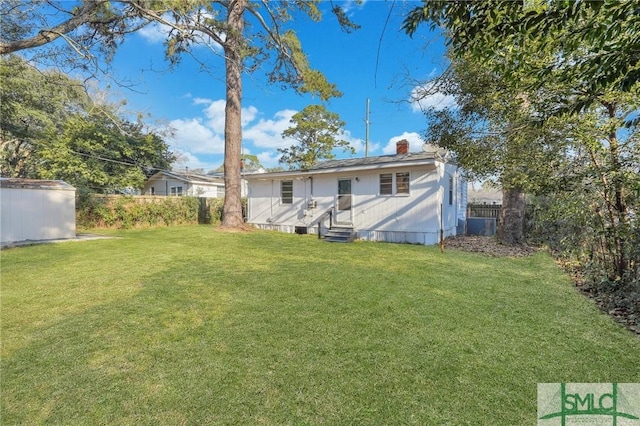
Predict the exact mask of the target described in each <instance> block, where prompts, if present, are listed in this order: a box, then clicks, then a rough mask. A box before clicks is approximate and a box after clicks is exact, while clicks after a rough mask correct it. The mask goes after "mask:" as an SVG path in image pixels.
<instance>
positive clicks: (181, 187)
mask: <svg viewBox="0 0 640 426" xmlns="http://www.w3.org/2000/svg"><path fill="white" fill-rule="evenodd" d="M142 195H163V196H164V195H175V196H181V195H185V196H187V195H188V196H192V197H205V198H224V178H223V177H222V176H208V175H199V174H193V173H178V172H167V171H161V172H158V173H156V174H154V175H153V176H151V177H150V178H149V179H147V181H146V182H145V184H144V187H143V188H142Z"/></svg>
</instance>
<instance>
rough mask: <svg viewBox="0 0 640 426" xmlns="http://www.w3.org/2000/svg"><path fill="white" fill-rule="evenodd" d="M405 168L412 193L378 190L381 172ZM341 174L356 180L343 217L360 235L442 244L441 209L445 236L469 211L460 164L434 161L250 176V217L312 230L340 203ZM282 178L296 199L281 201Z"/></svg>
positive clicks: (265, 224) (283, 228) (286, 228)
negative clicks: (381, 167)
mask: <svg viewBox="0 0 640 426" xmlns="http://www.w3.org/2000/svg"><path fill="white" fill-rule="evenodd" d="M406 171H408V172H409V173H410V192H409V194H407V195H405V194H396V195H380V194H379V192H380V173H393V174H395V173H397V172H406ZM449 176H453V177H454V184H455V188H454V199H453V200H452V204H451V205H449V204H448V188H447V185H448V182H449ZM339 179H351V180H352V197H353V198H352V210H351V212H350V213H351V214H350V217H343V218H342V219H343V220H345V219H351V223H352V225H353V227H354V229H355V230H356V233H357V237H358V238H359V239H363V240H370V241H387V242H397V243H411V244H427V245H429V244H437V243H438V242H439V239H440V223H441V220H440V219H441V214H442V219H443V220H442V222H443V225H444V236H445V237H447V236H452V235H455V234H456V226H457V222H458V216H459V215H460V211H461V210H462V211H463V212H462V214H464V209H460V203H461V202H462V196H461V195H460V193H459V184H458V182H459V180H460V179H461V177H459V176H458V171H457V167H456V166H455V165H449V164H445V163H436V165H435V166H434V165H429V166H415V167H398V168H387V169H384V170H383V171H380V170H367V171H358V172H336V173H331V174H316V175H313V174H311V173H310V174H308V175H306V176H305V177H297V178H290V177H278V178H274V179H265V180H261V179H251V180H250V181H249V204H248V206H249V212H248V214H249V217H248V222H249V223H251V224H253V225H255V226H256V227H258V228H261V229H272V230H277V231H280V232H294V231H295V227H296V226H307V227H309V231H308V232H310V233H311V232H317V218H318V217H320V216H321V215H322V214H324V213H325V212H326V211H327V210H328V209H329V208H331V207H335V206H336V203H337V194H338V180H339ZM282 180H293V193H294V197H293V203H292V204H287V205H283V204H282V203H281V201H280V182H281V181H282ZM312 187H313V193H312ZM312 197H313V200H314V201H315V202H316V203H317V207H316V208H309V206H308V202H309V201H310V200H311V199H312ZM441 204H442V206H441ZM441 207H442V208H441ZM334 213H335V211H334ZM342 213H344V212H339V214H342ZM327 223H328V222H327ZM324 226H325V227H326V224H324Z"/></svg>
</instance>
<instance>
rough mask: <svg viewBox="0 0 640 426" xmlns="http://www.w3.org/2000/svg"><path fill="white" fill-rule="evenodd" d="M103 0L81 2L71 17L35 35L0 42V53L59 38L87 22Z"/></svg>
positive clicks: (35, 45)
mask: <svg viewBox="0 0 640 426" xmlns="http://www.w3.org/2000/svg"><path fill="white" fill-rule="evenodd" d="M105 2H106V1H105V0H95V1H87V2H83V3H82V7H81V8H80V9H79V10H78V12H77V13H76V14H75V15H74V16H73V17H72V18H70V19H69V20H67V21H65V22H63V23H61V24H59V25H56V26H55V27H53V28H51V29H48V30H46V29H43V30H40V31H39V32H38V34H37V35H35V36H33V37H30V38H27V39H24V40H16V41H13V42H9V43H0V54H2V55H5V54H8V53H13V52H17V51H19V50H24V49H30V48H33V47H39V46H42V45H45V44H47V43H50V42H51V41H53V40H55V39H57V38H60V37H61V36H63V35H64V34H67V33H69V32H71V31H73V30H75V29H76V28H78V27H80V26H82V25H84V24H85V23H87V21H88V20H89V18H90V16H91V15H92V14H93V13H94V12H95V11H97V10H98V9H99V8H100V7H101V6H102V4H104V3H105Z"/></svg>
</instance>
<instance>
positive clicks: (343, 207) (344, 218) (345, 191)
mask: <svg viewBox="0 0 640 426" xmlns="http://www.w3.org/2000/svg"><path fill="white" fill-rule="evenodd" d="M352 207H353V194H352V193H351V179H338V196H337V197H336V218H335V222H336V224H339V225H351V224H352V223H353V215H352V212H353V210H352Z"/></svg>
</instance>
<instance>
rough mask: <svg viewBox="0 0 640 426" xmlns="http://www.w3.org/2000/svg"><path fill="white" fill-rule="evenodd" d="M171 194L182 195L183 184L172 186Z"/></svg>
mask: <svg viewBox="0 0 640 426" xmlns="http://www.w3.org/2000/svg"><path fill="white" fill-rule="evenodd" d="M171 195H182V187H181V186H172V187H171Z"/></svg>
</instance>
